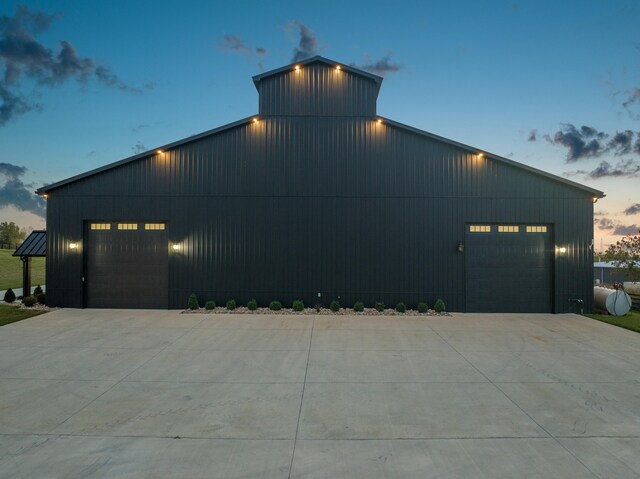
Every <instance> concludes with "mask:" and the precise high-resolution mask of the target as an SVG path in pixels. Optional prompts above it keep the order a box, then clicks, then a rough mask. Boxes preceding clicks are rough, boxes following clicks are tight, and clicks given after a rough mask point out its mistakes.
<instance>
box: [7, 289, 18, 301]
mask: <svg viewBox="0 0 640 479" xmlns="http://www.w3.org/2000/svg"><path fill="white" fill-rule="evenodd" d="M15 300H16V293H14V292H13V290H12V289H11V288H9V289H8V290H7V292H6V293H4V302H5V303H13V302H14V301H15Z"/></svg>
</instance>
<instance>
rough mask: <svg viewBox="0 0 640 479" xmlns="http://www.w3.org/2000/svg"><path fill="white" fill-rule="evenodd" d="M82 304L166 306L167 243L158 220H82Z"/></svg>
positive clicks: (161, 307)
mask: <svg viewBox="0 0 640 479" xmlns="http://www.w3.org/2000/svg"><path fill="white" fill-rule="evenodd" d="M86 228H87V230H86V231H87V241H86V243H85V244H86V251H85V294H86V296H85V299H86V301H85V305H86V306H87V307H89V308H153V309H156V308H157V309H166V308H167V307H168V243H167V232H166V229H165V225H164V224H162V223H108V222H104V223H99V222H91V223H88V224H87V227H86Z"/></svg>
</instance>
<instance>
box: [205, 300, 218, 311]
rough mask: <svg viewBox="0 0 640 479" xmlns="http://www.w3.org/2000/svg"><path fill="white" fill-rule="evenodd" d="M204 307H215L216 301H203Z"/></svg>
mask: <svg viewBox="0 0 640 479" xmlns="http://www.w3.org/2000/svg"><path fill="white" fill-rule="evenodd" d="M204 309H206V310H207V311H211V310H212V309H216V302H215V301H207V302H206V303H204Z"/></svg>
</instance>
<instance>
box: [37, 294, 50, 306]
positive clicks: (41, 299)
mask: <svg viewBox="0 0 640 479" xmlns="http://www.w3.org/2000/svg"><path fill="white" fill-rule="evenodd" d="M34 296H35V297H36V301H38V303H40V304H47V298H46V296H45V295H44V293H40V294H34Z"/></svg>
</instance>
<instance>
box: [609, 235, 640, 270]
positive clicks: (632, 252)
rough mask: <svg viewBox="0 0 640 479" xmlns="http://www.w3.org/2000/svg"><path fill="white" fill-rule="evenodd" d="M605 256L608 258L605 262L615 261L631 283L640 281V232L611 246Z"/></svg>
mask: <svg viewBox="0 0 640 479" xmlns="http://www.w3.org/2000/svg"><path fill="white" fill-rule="evenodd" d="M603 256H604V257H606V258H608V259H607V260H605V261H613V263H614V264H615V266H616V268H617V269H618V270H620V271H622V272H624V275H625V277H626V278H627V279H628V280H629V281H638V280H640V230H638V234H635V235H627V236H625V237H624V238H622V239H621V240H620V241H618V242H617V243H616V244H612V245H611V246H609V248H608V249H607V251H606V252H605V253H604V255H603Z"/></svg>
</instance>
